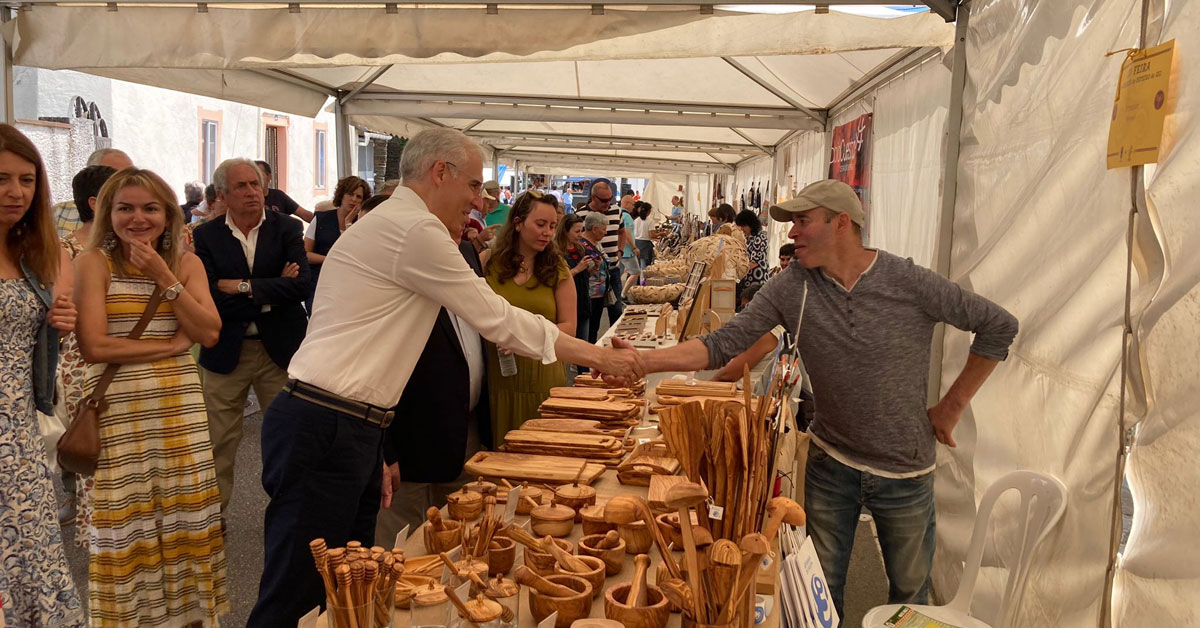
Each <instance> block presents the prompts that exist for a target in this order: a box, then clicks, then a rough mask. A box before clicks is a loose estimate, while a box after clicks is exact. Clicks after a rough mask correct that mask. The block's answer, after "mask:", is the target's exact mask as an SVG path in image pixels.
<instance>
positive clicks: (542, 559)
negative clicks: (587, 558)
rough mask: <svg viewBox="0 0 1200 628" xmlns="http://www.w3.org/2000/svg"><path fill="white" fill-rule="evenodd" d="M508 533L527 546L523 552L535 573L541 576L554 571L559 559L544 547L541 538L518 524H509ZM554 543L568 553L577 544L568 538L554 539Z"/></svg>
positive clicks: (528, 565) (510, 536)
mask: <svg viewBox="0 0 1200 628" xmlns="http://www.w3.org/2000/svg"><path fill="white" fill-rule="evenodd" d="M506 533H507V534H508V536H509V538H511V539H512V540H514V541H516V542H517V543H520V544H521V545H524V546H525V551H524V553H523V555H524V560H525V566H526V567H528V568H529V569H530V570H531V571H533V573H535V574H537V575H539V576H549V575H551V574H553V573H554V566H555V565H557V564H558V560H557V559H555V558H554V555H553V554H551V553H550V552H547V551H546V549H545V548H544V547H542V541H541V540H540V539H538V538H537V537H534V536H533V535H532V534H530V533H529V532H527V531H526V530H525V529H524V528H522V527H520V526H516V525H510V526H508V528H506ZM554 544H555V545H557V546H558V547H560V548H562V550H563V551H564V552H566V553H568V554H570V553H571V552H572V551H573V550H574V549H575V545H574V544H573V543H571V542H570V541H568V540H566V539H554Z"/></svg>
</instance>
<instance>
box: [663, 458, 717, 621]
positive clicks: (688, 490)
mask: <svg viewBox="0 0 1200 628" xmlns="http://www.w3.org/2000/svg"><path fill="white" fill-rule="evenodd" d="M706 499H708V491H706V490H704V487H703V486H700V485H699V484H695V483H692V482H688V483H685V484H676V485H675V486H672V487H671V489H670V490H669V491H667V505H668V506H671V507H673V508H675V509H676V511H678V512H679V529H680V531H681V532H682V533H683V551H684V557H685V559H686V560H687V566H688V574H687V576H688V578H687V582H688V587H689V588H691V590H692V594H693V595H695V596H696V605H697V608H703V607H704V604H705V600H704V589H703V588H701V587H700V585H699V581H700V561H699V559H698V558H697V556H696V537H695V535H693V534H692V516H691V514H690V511H689V509H690V508H691V507H692V506H698V505H700V504H703V503H704V500H706Z"/></svg>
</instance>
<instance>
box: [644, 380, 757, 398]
mask: <svg viewBox="0 0 1200 628" xmlns="http://www.w3.org/2000/svg"><path fill="white" fill-rule="evenodd" d="M654 392H655V394H656V395H671V396H675V397H734V396H737V394H738V389H737V384H735V383H734V382H705V381H697V382H695V384H694V385H692V386H689V385H688V384H687V383H685V382H684V381H683V380H673V379H669V380H664V381H662V382H660V383H659V385H658V386H657V387H656V388H655V389H654Z"/></svg>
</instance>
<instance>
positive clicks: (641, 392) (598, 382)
mask: <svg viewBox="0 0 1200 628" xmlns="http://www.w3.org/2000/svg"><path fill="white" fill-rule="evenodd" d="M572 384H573V385H574V386H575V387H576V388H603V389H605V390H629V391H630V392H631V393H632V394H633V396H634V397H645V396H646V380H645V379H639V380H638V381H636V382H634V384H633V385H632V386H629V387H628V388H627V389H621V388H613V387H612V386H610V385H609V384H608V383H607V382H605V381H604V379H602V378H599V377H592V375H591V373H583V374H581V375H576V376H575V380H574V381H573V382H572Z"/></svg>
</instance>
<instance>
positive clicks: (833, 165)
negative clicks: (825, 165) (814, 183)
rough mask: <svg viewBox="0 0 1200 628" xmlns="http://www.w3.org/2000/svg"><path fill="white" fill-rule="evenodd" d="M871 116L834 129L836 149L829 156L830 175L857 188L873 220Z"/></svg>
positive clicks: (868, 214) (860, 198)
mask: <svg viewBox="0 0 1200 628" xmlns="http://www.w3.org/2000/svg"><path fill="white" fill-rule="evenodd" d="M871 115H872V114H869V113H866V114H863V115H861V116H859V117H858V118H856V119H854V120H852V121H850V122H847V123H846V124H843V125H841V126H839V127H835V128H834V129H833V150H832V152H831V153H830V155H829V178H830V179H837V180H838V181H841V182H843V183H845V184H847V185H849V186H850V187H852V188H854V191H855V193H857V194H858V200H860V201H862V204H863V210H864V211H866V213H867V220H868V222H869V221H870V216H871V208H870V206H869V205H868V203H867V199H868V198H869V196H870V195H869V194H867V190H868V189H869V188H870V187H871Z"/></svg>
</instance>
